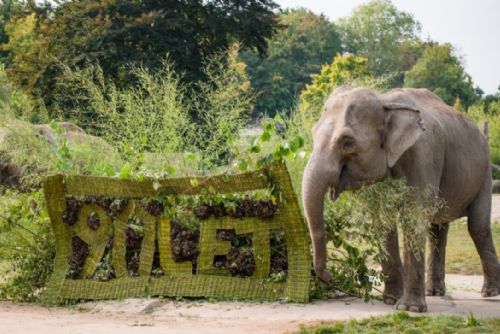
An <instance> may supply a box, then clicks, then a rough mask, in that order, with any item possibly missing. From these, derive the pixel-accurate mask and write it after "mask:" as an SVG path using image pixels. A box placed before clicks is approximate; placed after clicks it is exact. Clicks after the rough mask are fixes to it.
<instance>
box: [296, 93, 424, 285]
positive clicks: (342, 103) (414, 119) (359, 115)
mask: <svg viewBox="0 0 500 334" xmlns="http://www.w3.org/2000/svg"><path fill="white" fill-rule="evenodd" d="M423 130H424V128H423V125H422V119H421V118H420V112H419V111H418V109H417V108H416V107H415V106H414V105H412V103H411V101H409V102H408V103H400V102H394V100H393V99H390V98H387V97H384V96H381V95H378V94H377V93H375V92H374V91H372V90H370V89H367V88H355V89H351V88H345V87H340V88H337V89H335V90H334V91H333V93H332V94H331V95H330V97H329V98H328V100H327V102H326V103H325V107H324V112H323V114H322V115H321V118H320V120H319V121H318V123H317V124H316V125H315V126H314V127H313V129H312V134H313V150H312V154H311V157H310V159H309V162H308V164H307V167H306V169H305V171H304V177H303V180H302V201H303V204H304V210H305V214H306V218H307V221H308V223H309V228H310V232H311V239H312V243H313V251H314V268H315V270H316V274H317V275H318V277H319V278H320V279H322V280H324V281H328V280H329V279H330V274H329V273H328V271H327V270H326V237H325V226H324V222H323V200H324V196H325V194H326V192H327V191H328V190H329V189H330V192H331V195H332V199H333V200H335V199H336V198H337V197H338V196H339V194H340V193H341V192H342V191H344V190H347V189H357V188H360V187H361V186H363V185H368V184H372V183H374V182H377V181H379V180H381V179H382V178H384V177H385V176H386V175H387V174H388V172H389V170H390V168H392V167H393V166H394V165H395V164H396V162H397V161H398V160H399V158H400V157H401V156H402V155H403V153H404V152H406V151H407V150H408V149H409V148H410V147H412V146H413V145H414V144H415V142H416V141H417V140H418V138H419V137H420V135H421V134H422V132H423Z"/></svg>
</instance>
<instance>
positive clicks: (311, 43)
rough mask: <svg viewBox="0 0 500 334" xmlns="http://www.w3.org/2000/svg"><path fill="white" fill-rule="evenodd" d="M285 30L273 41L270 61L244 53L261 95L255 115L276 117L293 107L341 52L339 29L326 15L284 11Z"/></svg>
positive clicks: (250, 53)
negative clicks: (317, 76)
mask: <svg viewBox="0 0 500 334" xmlns="http://www.w3.org/2000/svg"><path fill="white" fill-rule="evenodd" d="M279 18H280V20H279V22H280V24H281V25H282V26H284V27H285V28H284V29H283V30H280V31H278V32H277V33H276V34H275V35H274V36H273V37H272V38H271V39H270V40H269V41H268V43H269V48H268V53H267V57H265V58H261V57H259V55H258V54H257V53H256V52H244V53H242V55H241V58H242V60H243V61H244V62H245V63H246V64H247V65H248V67H247V72H248V74H249V76H250V79H251V82H252V87H253V88H254V89H255V90H256V91H257V92H259V96H258V99H257V103H256V107H255V114H262V113H267V114H269V115H270V116H273V115H274V114H275V113H277V112H280V111H282V110H289V109H291V108H292V107H293V105H294V104H295V101H296V97H297V95H298V94H300V92H301V91H302V89H304V87H305V85H306V84H308V83H310V82H311V74H313V73H318V72H319V71H320V69H321V66H323V65H324V64H326V63H328V62H329V61H330V60H331V59H332V57H333V56H334V55H335V54H337V53H339V52H341V50H342V49H341V45H340V36H339V34H338V32H337V27H336V26H335V24H333V23H332V22H330V21H328V19H327V18H326V17H325V16H323V15H316V14H314V13H312V12H310V11H308V10H305V9H294V10H286V11H282V12H281V13H280V14H279Z"/></svg>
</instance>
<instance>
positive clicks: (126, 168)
mask: <svg viewBox="0 0 500 334" xmlns="http://www.w3.org/2000/svg"><path fill="white" fill-rule="evenodd" d="M131 174H132V167H131V166H130V164H129V163H128V162H127V163H126V164H125V165H123V167H122V170H121V171H120V174H119V175H118V177H119V178H120V179H130V176H131Z"/></svg>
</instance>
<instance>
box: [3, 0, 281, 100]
mask: <svg viewBox="0 0 500 334" xmlns="http://www.w3.org/2000/svg"><path fill="white" fill-rule="evenodd" d="M35 6H37V5H35ZM276 7H277V5H276V4H275V3H274V1H271V0H206V1H204V0H182V1H178V0H161V1H160V0H143V1H129V0H109V1H98V0H71V1H66V2H61V3H59V4H58V5H55V6H50V5H49V6H46V5H43V6H42V5H40V6H39V7H36V8H35V12H36V17H35V19H36V22H37V24H36V25H35V27H34V33H35V35H36V40H37V41H38V42H37V43H34V44H33V45H32V48H31V50H23V55H24V56H23V57H21V58H22V59H19V60H18V61H17V62H15V63H14V65H13V68H12V69H11V70H10V73H11V75H12V76H13V77H14V80H15V81H16V82H17V83H20V84H21V85H23V84H24V83H27V82H30V83H31V85H24V86H25V87H26V88H27V89H28V90H33V89H35V88H36V89H38V92H37V93H38V94H39V95H41V96H44V97H45V98H46V102H49V103H50V101H47V99H50V97H51V93H52V91H53V88H54V84H55V80H56V78H57V76H58V75H59V74H60V71H59V70H58V63H63V64H65V65H67V66H69V67H72V68H79V67H82V66H83V65H85V63H86V62H96V63H99V65H100V66H101V67H102V69H103V71H104V73H105V75H106V77H111V78H113V80H115V81H117V82H119V83H121V84H124V85H126V84H129V82H128V81H129V80H130V78H129V76H128V75H127V70H126V68H125V67H126V65H129V64H131V63H135V64H141V65H143V66H145V67H147V68H150V69H156V68H159V67H161V65H162V62H163V60H164V59H165V57H167V56H168V57H169V58H170V60H171V61H172V63H173V65H174V68H175V70H176V71H177V72H178V73H181V74H182V75H183V77H184V78H185V80H187V81H196V80H202V79H204V74H203V71H202V68H203V62H204V59H207V57H209V56H210V55H213V54H214V53H216V52H220V51H223V50H224V49H227V48H228V47H229V46H230V45H231V44H233V43H234V42H240V43H241V45H242V47H243V48H253V49H256V50H257V52H258V53H260V54H264V53H265V52H266V50H267V38H269V37H271V36H272V34H273V32H274V31H275V30H276V29H277V28H278V27H279V24H278V21H277V16H276V14H275V13H274V12H273V10H274V9H275V8H276ZM9 44H11V43H10V41H9V43H8V44H7V48H8V49H9V51H10V52H13V53H16V52H17V50H16V48H15V47H13V46H12V45H9ZM18 56H19V55H18ZM34 64H42V66H34ZM36 67H39V68H36ZM19 68H22V70H20V69H19ZM28 69H30V70H28Z"/></svg>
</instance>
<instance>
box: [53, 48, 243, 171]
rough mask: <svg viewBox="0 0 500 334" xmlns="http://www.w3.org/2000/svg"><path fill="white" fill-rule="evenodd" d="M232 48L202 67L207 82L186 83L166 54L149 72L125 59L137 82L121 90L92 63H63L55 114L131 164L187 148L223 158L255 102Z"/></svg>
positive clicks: (209, 158) (204, 157) (202, 156)
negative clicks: (76, 66)
mask: <svg viewBox="0 0 500 334" xmlns="http://www.w3.org/2000/svg"><path fill="white" fill-rule="evenodd" d="M237 50H238V46H237V45H236V46H234V47H233V48H231V49H230V50H229V52H228V54H227V55H226V54H217V55H215V56H213V57H211V58H210V59H209V60H208V61H207V62H206V63H205V67H204V73H205V76H206V77H207V78H208V81H200V82H197V83H195V84H193V85H190V86H187V85H185V84H183V83H182V81H181V78H180V77H179V76H177V75H176V74H175V73H174V72H173V70H172V67H171V65H170V64H169V63H168V61H166V62H165V63H164V67H163V70H161V71H159V72H155V73H152V72H151V71H149V70H148V69H146V68H143V67H137V66H131V67H130V69H129V70H130V72H131V75H133V76H134V77H135V79H136V80H137V82H136V85H135V86H133V87H132V88H126V89H119V88H117V87H116V86H115V85H114V84H113V83H112V82H108V81H106V80H105V79H104V75H103V71H102V69H101V68H100V67H99V66H98V65H89V66H87V67H86V68H85V69H83V70H78V71H73V70H71V69H70V68H68V67H64V75H63V77H62V78H61V79H60V80H59V84H58V89H57V92H58V93H57V95H56V101H57V109H58V110H59V112H58V114H59V116H60V117H61V118H70V119H72V120H73V121H74V122H75V123H76V124H78V125H79V126H81V127H82V128H84V129H85V130H87V131H88V132H90V133H91V134H94V135H97V136H101V137H103V138H105V139H106V140H107V141H108V142H110V143H111V144H112V145H114V146H115V147H117V148H118V149H119V151H120V152H121V154H122V157H123V159H124V160H125V161H128V162H130V163H131V164H132V166H134V168H136V169H137V168H139V167H141V165H142V161H143V157H142V155H144V154H145V153H154V154H157V155H158V156H159V157H161V156H163V157H165V156H168V155H171V154H172V153H181V152H186V151H188V152H194V153H197V154H198V156H199V160H200V161H205V162H208V163H212V164H216V165H217V164H224V163H225V162H227V156H228V150H229V146H228V143H229V142H230V140H229V139H230V138H233V137H237V136H238V131H239V129H241V128H242V127H243V126H244V125H245V124H246V121H247V117H248V115H249V114H250V112H251V110H252V105H253V95H252V92H251V88H250V83H249V81H248V79H247V77H246V75H245V70H244V65H243V64H242V63H239V62H238V61H237V60H236V59H237ZM226 58H227V59H226Z"/></svg>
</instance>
